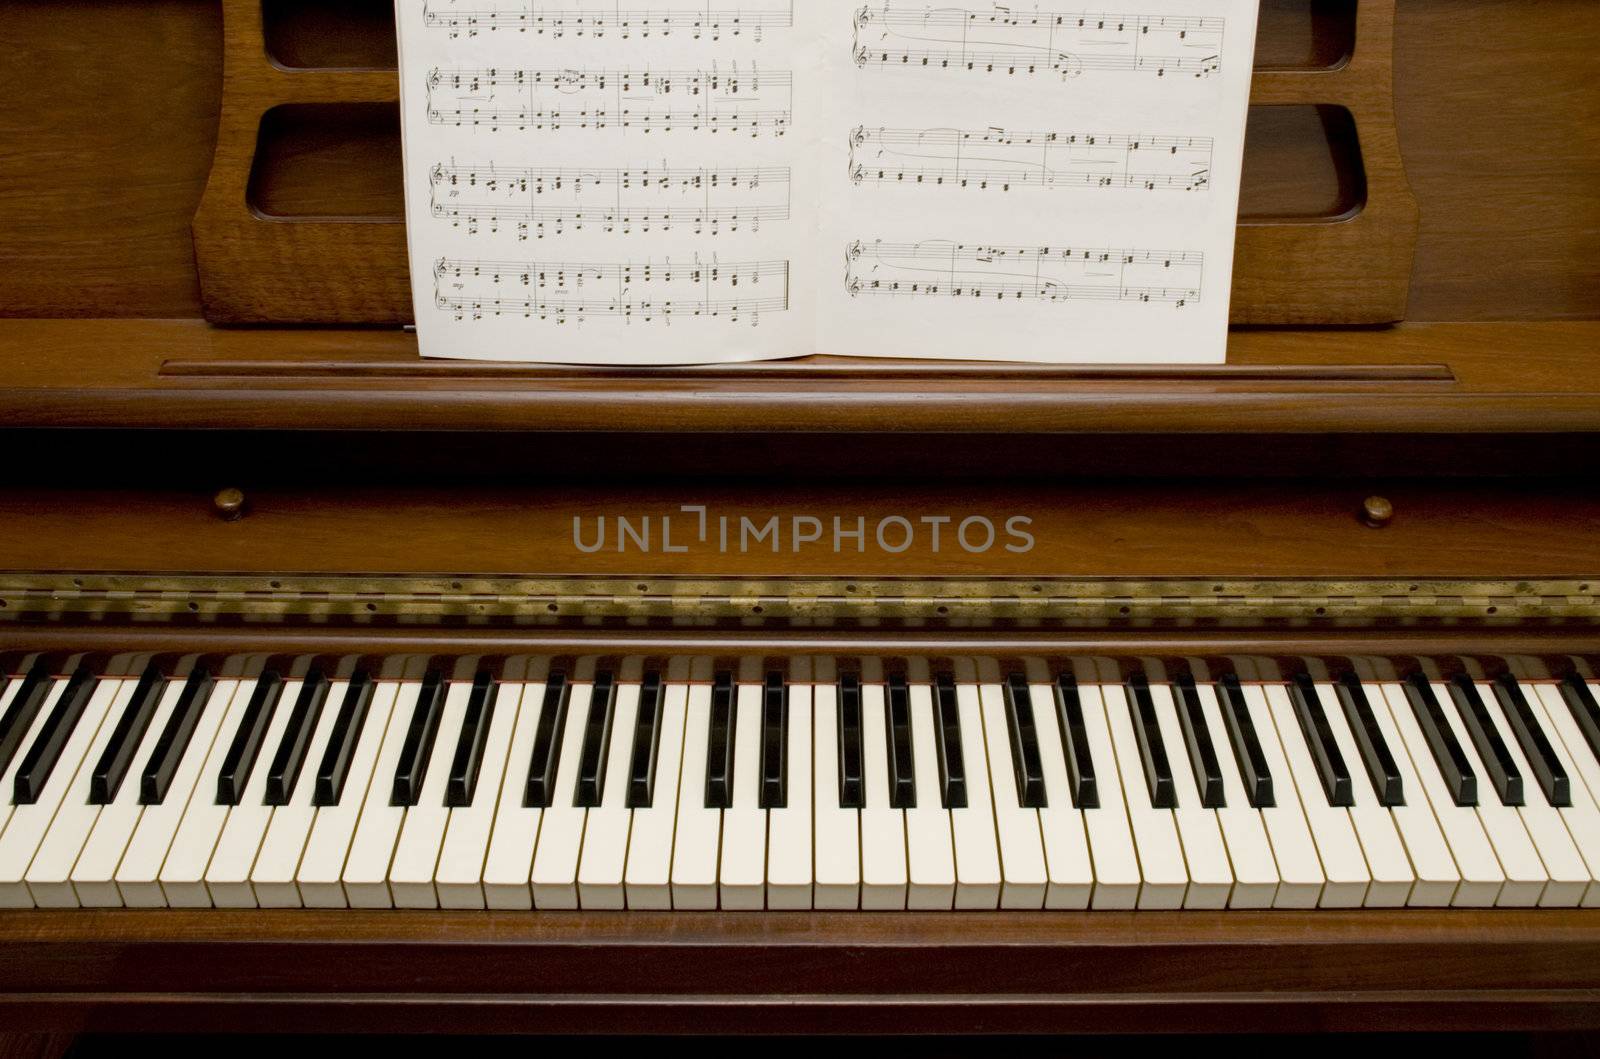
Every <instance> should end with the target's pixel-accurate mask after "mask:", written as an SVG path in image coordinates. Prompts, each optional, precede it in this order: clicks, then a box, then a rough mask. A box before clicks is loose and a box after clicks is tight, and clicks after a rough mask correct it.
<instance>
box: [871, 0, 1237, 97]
mask: <svg viewBox="0 0 1600 1059" xmlns="http://www.w3.org/2000/svg"><path fill="white" fill-rule="evenodd" d="M1225 29H1226V20H1225V19H1221V18H1192V17H1185V16H1147V15H1115V14H1105V13H1098V12H1093V13H1091V12H1074V13H1066V12H1046V11H1037V10H1035V11H1032V12H1024V11H1020V10H1019V9H1015V8H1012V7H1009V6H1005V5H1001V4H994V5H993V6H992V7H991V8H989V9H988V10H987V11H978V10H972V9H967V8H954V7H946V8H934V7H930V6H927V5H923V6H920V7H918V6H913V5H910V4H904V3H898V2H896V0H884V2H883V3H881V4H879V5H877V6H873V5H868V6H865V7H862V8H861V9H860V10H859V11H857V12H856V18H855V42H854V45H853V47H852V52H853V55H854V58H855V62H856V65H857V66H861V67H866V66H877V67H882V68H902V67H904V68H936V69H951V68H955V69H964V70H980V71H983V72H985V73H1005V74H1010V75H1015V74H1037V73H1052V74H1056V75H1059V76H1060V77H1062V78H1063V79H1071V78H1075V77H1080V76H1083V75H1084V74H1086V73H1091V72H1093V73H1102V72H1109V73H1147V74H1154V75H1155V76H1157V77H1166V76H1168V75H1169V74H1182V75H1187V76H1192V77H1209V76H1210V75H1212V74H1214V73H1216V72H1217V71H1219V70H1220V69H1221V68H1222V42H1223V35H1224V31H1225Z"/></svg>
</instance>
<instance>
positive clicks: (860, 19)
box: [856, 7, 872, 27]
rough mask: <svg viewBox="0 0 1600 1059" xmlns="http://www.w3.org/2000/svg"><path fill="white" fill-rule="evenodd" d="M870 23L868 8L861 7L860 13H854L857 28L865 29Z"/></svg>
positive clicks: (870, 15)
mask: <svg viewBox="0 0 1600 1059" xmlns="http://www.w3.org/2000/svg"><path fill="white" fill-rule="evenodd" d="M871 21H872V9H871V8H870V7H863V8H862V9H861V10H860V11H857V12H856V25H857V26H858V27H865V26H866V25H867V24H868V23H870V22H871Z"/></svg>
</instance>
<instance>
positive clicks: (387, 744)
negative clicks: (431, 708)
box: [241, 680, 444, 908]
mask: <svg viewBox="0 0 1600 1059" xmlns="http://www.w3.org/2000/svg"><path fill="white" fill-rule="evenodd" d="M378 688H379V693H380V694H381V692H382V689H383V684H379V685H378ZM241 694H243V692H242V691H241ZM421 694H422V681H420V680H407V681H402V682H401V683H400V684H399V686H398V688H397V690H396V692H395V697H394V712H393V713H392V714H391V716H390V718H389V727H388V730H387V731H385V732H384V736H383V746H382V748H381V749H380V750H379V751H378V763H377V765H376V767H374V769H373V772H372V783H371V785H370V786H369V787H368V788H367V797H366V801H365V803H364V804H363V806H362V809H361V816H360V818H359V819H358V820H357V821H356V833H355V838H354V839H352V840H351V842H350V855H349V856H348V857H346V858H345V862H344V871H343V873H342V874H341V875H340V881H341V882H342V883H343V884H344V895H345V900H346V901H348V902H349V904H350V907H351V908H393V907H394V897H393V896H392V895H391V894H390V893H389V864H390V862H391V861H393V859H394V847H395V842H396V840H398V839H399V837H400V827H401V825H402V824H404V823H405V819H406V807H405V806H403V805H393V804H391V803H392V801H393V798H394V773H395V769H397V768H399V766H400V753H401V751H402V750H404V749H405V742H406V734H407V732H408V731H409V730H410V727H411V717H412V715H413V714H414V713H415V712H416V709H417V700H418V699H419V698H420V697H421ZM439 727H440V731H443V730H444V725H443V724H442V723H441V724H440V726H439Z"/></svg>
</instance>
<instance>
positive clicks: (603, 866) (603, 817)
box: [578, 683, 639, 908]
mask: <svg viewBox="0 0 1600 1059" xmlns="http://www.w3.org/2000/svg"><path fill="white" fill-rule="evenodd" d="M638 722H639V685H638V684H633V683H618V684H617V698H616V703H615V705H614V706H613V707H612V715H611V745H610V746H609V747H607V748H605V751H604V753H605V754H606V774H605V784H604V786H603V787H602V788H601V792H600V805H599V806H598V807H596V808H593V809H590V810H589V816H588V820H587V821H586V822H585V823H584V829H583V851H582V853H581V854H580V855H579V858H578V903H579V904H580V905H581V906H582V907H584V908H626V907H627V900H626V893H625V891H624V890H623V878H624V876H625V875H626V872H627V864H628V833H629V831H630V829H631V828H632V826H633V810H632V809H629V808H628V774H629V765H630V764H631V762H632V759H633V730H634V728H635V727H636V726H637V724H638Z"/></svg>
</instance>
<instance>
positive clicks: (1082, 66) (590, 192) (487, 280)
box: [397, 0, 1257, 364]
mask: <svg viewBox="0 0 1600 1059" xmlns="http://www.w3.org/2000/svg"><path fill="white" fill-rule="evenodd" d="M397 3H398V9H399V15H400V17H399V23H400V38H401V80H402V104H403V110H404V116H405V158H406V188H407V202H408V220H409V225H410V240H411V257H412V273H413V282H414V285H415V293H416V302H417V317H418V331H419V335H420V340H421V346H422V351H423V353H424V354H425V355H430V356H453V357H475V358H487V359H510V360H524V361H546V362H568V363H615V364H676V363H691V362H700V363H706V362H727V361H737V360H751V359H761V358H772V357H785V356H796V355H802V354H807V353H831V354H847V355H859V356H905V357H941V358H952V359H970V360H1008V359H1009V360H1031V361H1045V362H1061V363H1068V362H1079V363H1111V362H1145V363H1183V362H1188V363H1220V362H1221V361H1223V360H1224V359H1225V355H1226V344H1227V321H1228V301H1229V293H1230V288H1231V284H1232V268H1233V244H1234V233H1235V227H1236V217H1237V212H1238V200H1239V183H1240V171H1241V168H1242V158H1243V147H1244V127H1245V117H1246V112H1247V108H1248V102H1249V93H1250V78H1251V70H1252V66H1253V59H1254V47H1255V32H1256V17H1257V0H1125V2H1121V3H1117V4H1113V5H1111V8H1113V9H1114V10H1096V11H1082V10H1073V9H1070V8H1068V7H1064V6H1062V5H1059V4H1055V3H1053V0H1039V2H1038V3H1034V4H1016V3H1012V4H998V3H994V2H992V0H988V2H985V0H962V2H960V3H958V4H957V5H955V6H939V5H936V4H932V3H927V2H922V0H867V2H865V3H863V2H862V0H603V2H601V0H397Z"/></svg>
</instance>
